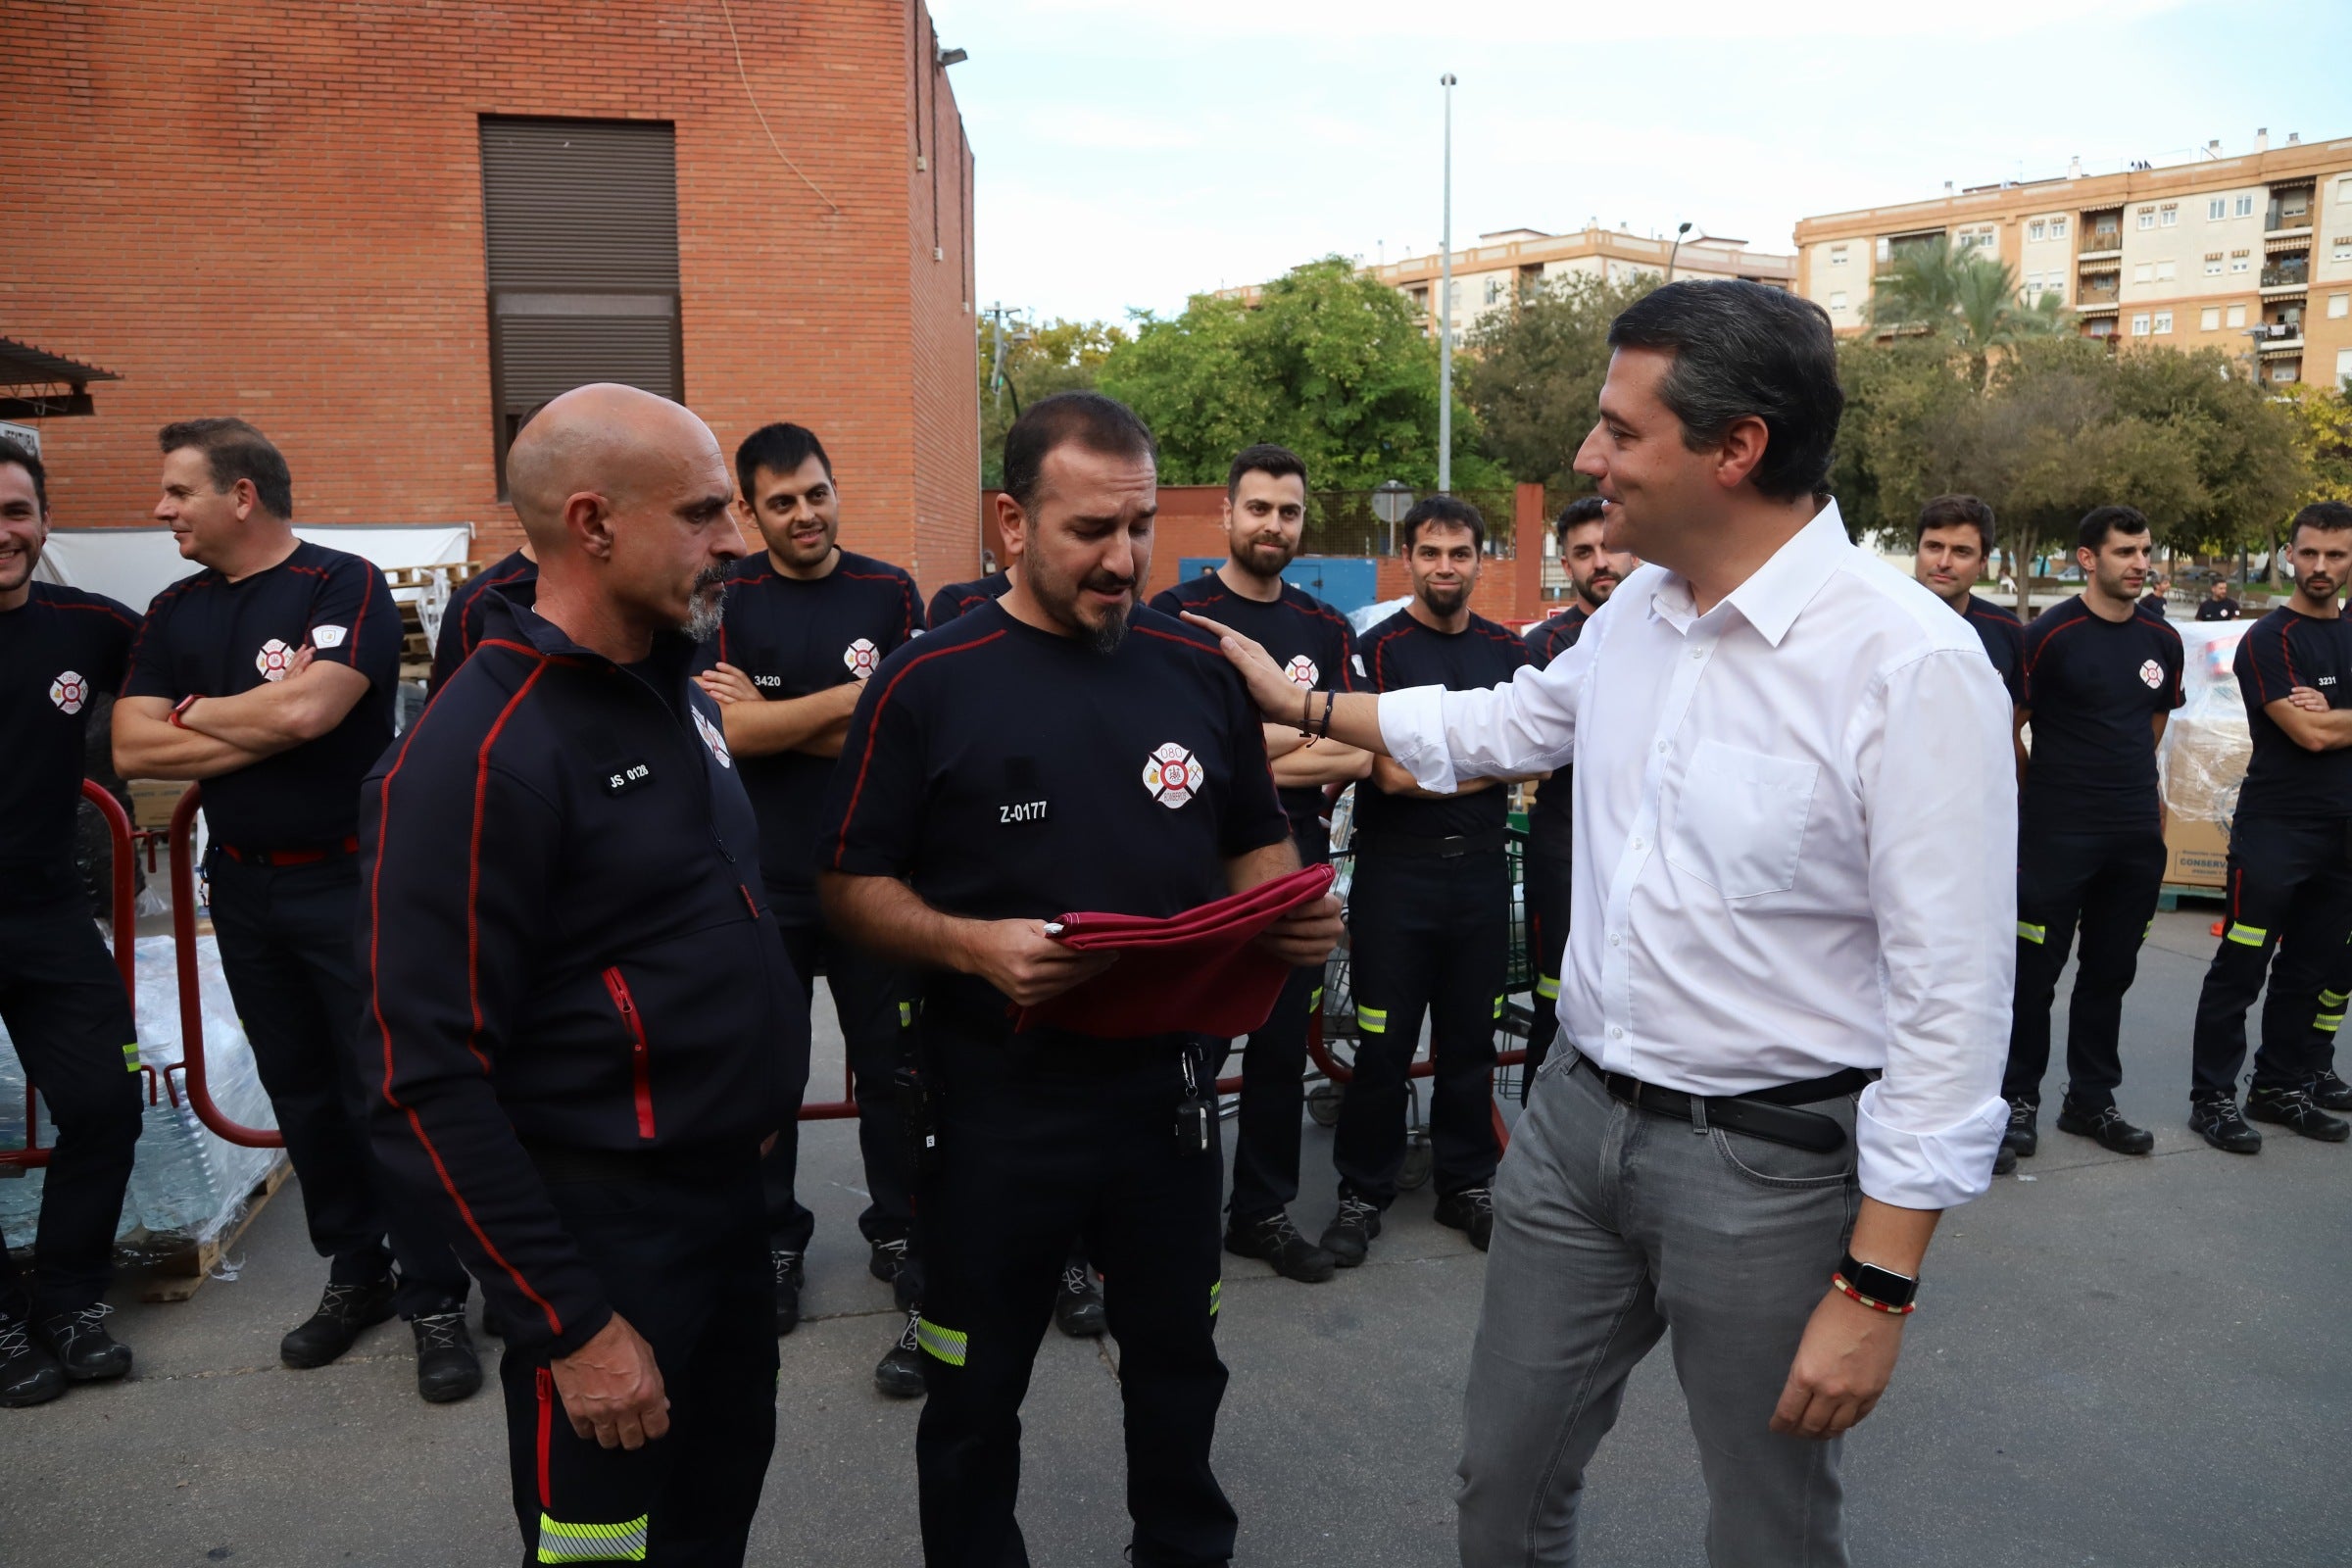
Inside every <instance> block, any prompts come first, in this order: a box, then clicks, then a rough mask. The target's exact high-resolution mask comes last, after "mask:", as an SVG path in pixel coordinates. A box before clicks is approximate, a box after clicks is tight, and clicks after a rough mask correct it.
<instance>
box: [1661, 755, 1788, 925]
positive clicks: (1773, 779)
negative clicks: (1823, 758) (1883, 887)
mask: <svg viewBox="0 0 2352 1568" xmlns="http://www.w3.org/2000/svg"><path fill="white" fill-rule="evenodd" d="M1820 779H1821V768H1820V766H1819V765H1818V764H1817V763H1813V762H1799V761H1795V760H1791V759H1789V758H1785V757H1767V756H1765V755H1764V754H1763V753H1761V752H1750V751H1743V750H1741V749H1740V747H1737V746H1726V745H1725V744H1724V743H1723V742H1721V741H1701V742H1700V743H1699V746H1698V750H1697V752H1696V753H1694V754H1693V755H1692V756H1691V765H1690V766H1689V767H1688V768H1687V769H1685V771H1684V773H1683V792H1682V798H1681V800H1680V801H1679V802H1677V804H1676V806H1675V813H1674V832H1673V833H1672V834H1671V835H1669V837H1668V840H1667V844H1666V858H1667V859H1668V860H1669V861H1671V862H1672V863H1673V864H1674V865H1675V866H1677V867H1678V868H1680V869H1682V870H1685V871H1688V872H1690V873H1691V875H1692V876H1695V877H1697V878H1699V879H1700V880H1701V881H1703V882H1705V883H1706V884H1707V885H1708V886H1709V887H1712V888H1714V889H1715V890H1716V891H1717V892H1719V893H1721V894H1722V895H1723V896H1724V897H1725V898H1727V899H1752V898H1756V897H1758V896H1759V895H1762V894H1766V893H1786V892H1787V891H1789V889H1790V888H1791V887H1794V886H1795V885H1796V862H1797V857H1798V855H1799V854H1800V853H1801V852H1802V850H1803V849H1804V842H1805V822H1806V820H1807V819H1808V818H1809V817H1810V816H1811V815H1812V812H1813V789H1814V786H1815V785H1816V784H1818V783H1819V782H1820Z"/></svg>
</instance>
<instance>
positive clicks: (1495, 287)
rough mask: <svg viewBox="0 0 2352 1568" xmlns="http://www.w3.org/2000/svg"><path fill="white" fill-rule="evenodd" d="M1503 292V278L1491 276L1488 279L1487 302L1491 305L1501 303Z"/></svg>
mask: <svg viewBox="0 0 2352 1568" xmlns="http://www.w3.org/2000/svg"><path fill="white" fill-rule="evenodd" d="M1502 293H1503V290H1502V279H1501V278H1499V277H1490V278H1488V279H1487V303H1488V304H1489V305H1498V304H1500V303H1501V302H1502Z"/></svg>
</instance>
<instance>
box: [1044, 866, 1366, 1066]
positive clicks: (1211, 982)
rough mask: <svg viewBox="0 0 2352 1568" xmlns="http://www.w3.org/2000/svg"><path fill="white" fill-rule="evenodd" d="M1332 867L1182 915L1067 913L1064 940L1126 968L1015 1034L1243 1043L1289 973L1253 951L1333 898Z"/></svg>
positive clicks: (1051, 1007) (1072, 994) (1076, 989)
mask: <svg viewBox="0 0 2352 1568" xmlns="http://www.w3.org/2000/svg"><path fill="white" fill-rule="evenodd" d="M1334 874H1335V873H1334V872H1333V870H1332V868H1331V867H1330V866H1329V865H1310V866H1305V867H1303V868H1301V869H1299V870H1297V871H1293V872H1292V873H1291V874H1290V875H1288V876H1279V877H1276V878H1275V879H1274V880H1273V881H1271V882H1260V883H1259V884H1258V885H1257V886H1255V887H1253V888H1248V889H1245V890H1244V891H1242V892H1240V893H1235V894H1231V895H1229V896H1227V897H1225V898H1222V899H1218V900H1216V901H1215V902H1214V903H1211V904H1203V905H1201V906H1200V907H1196V908H1191V909H1187V910H1185V911H1184V912H1183V913H1182V914H1171V915H1166V916H1152V915H1141V914H1087V913H1080V914H1065V915H1063V916H1061V919H1060V922H1059V923H1060V926H1061V930H1060V932H1059V933H1058V935H1059V938H1060V940H1061V941H1062V942H1063V943H1065V944H1067V945H1068V946H1070V947H1073V948H1076V949H1078V950H1080V951H1081V952H1085V953H1116V954H1118V955H1119V961H1118V962H1116V963H1114V964H1112V965H1111V966H1110V967H1109V968H1108V969H1105V970H1104V971H1103V973H1101V974H1099V975H1097V976H1095V978H1094V979H1092V980H1089V981H1087V982H1086V983H1085V984H1084V985H1080V986H1073V987H1071V988H1070V989H1069V990H1067V991H1065V992H1063V993H1062V994H1061V995H1060V996H1058V997H1055V998H1054V999H1053V1000H1052V1001H1050V1002H1045V1003H1041V1004H1040V1005H1037V1006H1034V1007H1024V1008H1022V1009H1020V1011H1019V1012H1018V1013H1016V1014H1015V1016H1014V1019H1013V1027H1014V1028H1015V1029H1033V1028H1038V1027H1041V1026H1043V1027H1048V1028H1054V1029H1066V1030H1069V1031H1070V1032H1071V1033H1073V1034H1081V1035H1096V1036H1099V1037H1101V1038H1103V1039H1106V1040H1118V1039H1127V1038H1132V1037H1134V1036H1137V1035H1161V1034H1175V1033H1183V1034H1201V1035H1217V1036H1221V1037H1226V1038H1230V1037H1232V1036H1235V1035H1246V1034H1248V1033H1249V1032H1250V1030H1252V1029H1255V1028H1256V1027H1257V1026H1258V1025H1260V1024H1262V1023H1264V1022H1265V1021H1266V1017H1267V1015H1268V1014H1269V1013H1271V1012H1272V1011H1273V1010H1274V1004H1275V1001H1276V1000H1277V999H1278V998H1280V996H1281V995H1282V988H1283V984H1284V982H1285V981H1287V980H1289V979H1290V976H1291V969H1290V965H1288V964H1286V963H1284V962H1283V961H1282V960H1281V959H1279V958H1277V957H1274V956H1272V955H1270V954H1267V953H1265V952H1263V951H1261V950H1260V949H1258V948H1257V947H1256V946H1255V945H1254V944H1255V943H1256V940H1257V938H1258V936H1259V935H1260V934H1261V933H1263V932H1264V930H1265V929H1266V927H1267V926H1269V925H1272V924H1273V923H1274V922H1275V920H1277V919H1279V918H1280V917H1281V916H1283V915H1286V914H1288V913H1290V912H1291V911H1292V910H1293V909H1296V908H1299V907H1301V906H1304V905H1308V904H1312V903H1314V902H1315V900H1317V899H1319V898H1321V897H1323V895H1324V894H1326V893H1328V892H1330V891H1331V883H1332V878H1333V876H1334Z"/></svg>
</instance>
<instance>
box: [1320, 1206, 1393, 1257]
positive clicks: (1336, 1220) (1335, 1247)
mask: <svg viewBox="0 0 2352 1568" xmlns="http://www.w3.org/2000/svg"><path fill="white" fill-rule="evenodd" d="M1379 1234H1380V1205H1379V1204H1378V1203H1374V1202H1369V1201H1366V1200H1364V1199H1361V1198H1358V1197H1356V1196H1355V1195H1354V1194H1353V1193H1342V1194H1341V1195H1340V1211H1339V1212H1338V1213H1337V1214H1334V1215H1332V1216H1331V1223H1330V1224H1329V1225H1327V1226H1325V1227H1324V1228H1323V1242H1322V1247H1323V1250H1325V1251H1326V1252H1329V1253H1330V1254H1331V1256H1332V1260H1333V1261H1334V1262H1336V1263H1338V1264H1339V1265H1340V1267H1342V1268H1353V1267H1355V1266H1356V1265H1357V1264H1358V1263H1361V1262H1362V1261H1363V1260H1364V1254H1365V1253H1367V1252H1369V1251H1371V1250H1372V1238H1373V1237H1375V1236H1378V1235H1379Z"/></svg>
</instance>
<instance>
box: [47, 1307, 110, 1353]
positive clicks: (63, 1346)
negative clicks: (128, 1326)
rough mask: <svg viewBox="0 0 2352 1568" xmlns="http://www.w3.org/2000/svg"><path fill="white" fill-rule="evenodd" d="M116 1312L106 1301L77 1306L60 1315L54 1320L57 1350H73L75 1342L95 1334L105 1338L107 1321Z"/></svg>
mask: <svg viewBox="0 0 2352 1568" xmlns="http://www.w3.org/2000/svg"><path fill="white" fill-rule="evenodd" d="M114 1310H115V1309H114V1308H113V1307H111V1306H109V1305H107V1304H106V1303H105V1302H104V1301H92V1302H91V1303H90V1304H89V1305H87V1306H77V1307H75V1308H74V1309H73V1310H72V1311H71V1312H60V1313H58V1314H57V1317H56V1318H55V1319H53V1320H52V1321H54V1322H55V1323H56V1325H57V1327H56V1329H55V1331H54V1336H53V1337H54V1338H55V1339H56V1340H57V1342H58V1343H57V1348H59V1349H60V1350H61V1351H62V1350H71V1349H72V1348H73V1342H74V1341H75V1340H78V1339H82V1338H84V1337H86V1336H89V1335H93V1334H94V1335H98V1336H101V1337H103V1336H104V1335H105V1333H106V1320H107V1318H108V1317H109V1316H110V1315H112V1314H113V1312H114Z"/></svg>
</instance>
